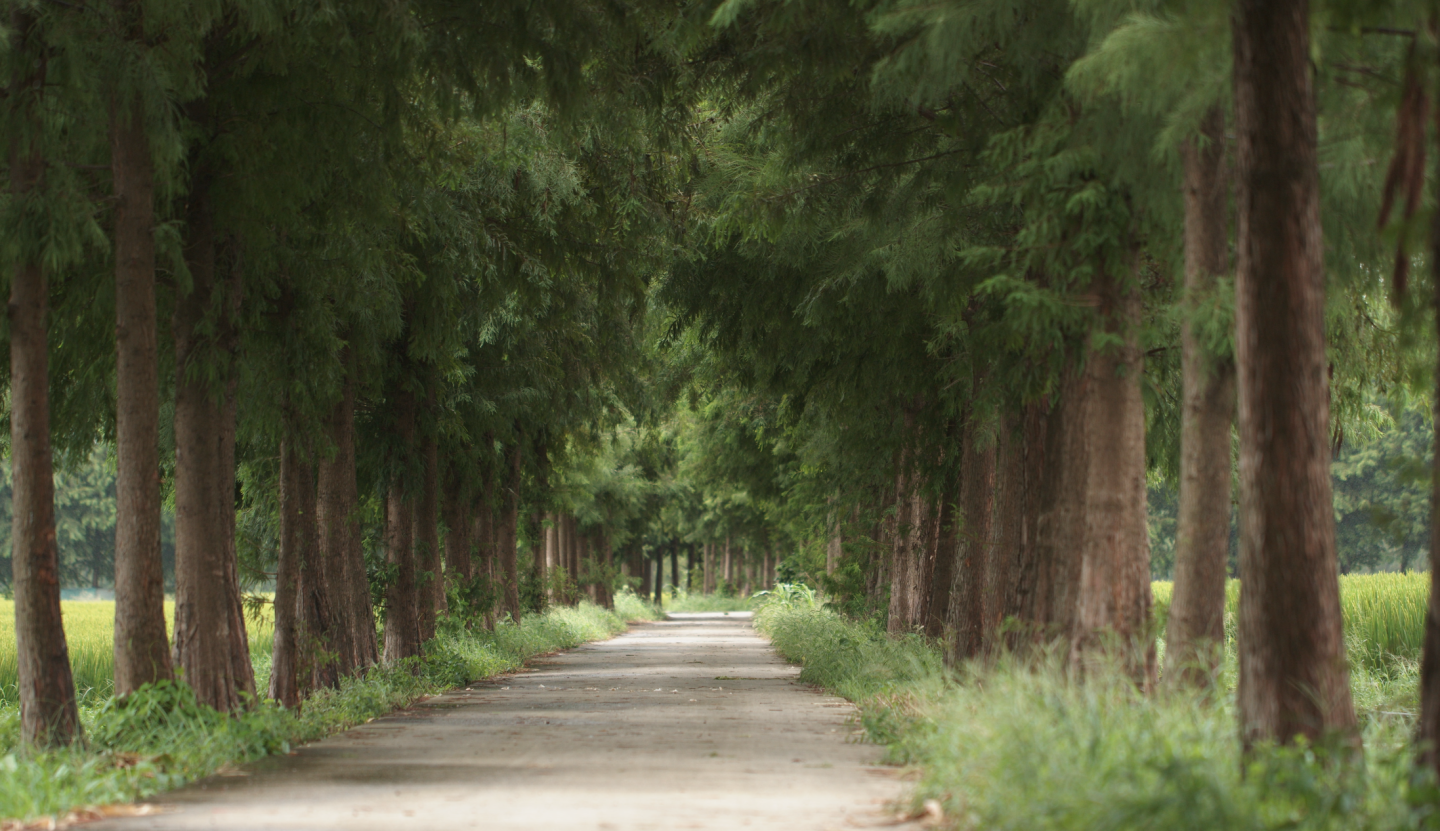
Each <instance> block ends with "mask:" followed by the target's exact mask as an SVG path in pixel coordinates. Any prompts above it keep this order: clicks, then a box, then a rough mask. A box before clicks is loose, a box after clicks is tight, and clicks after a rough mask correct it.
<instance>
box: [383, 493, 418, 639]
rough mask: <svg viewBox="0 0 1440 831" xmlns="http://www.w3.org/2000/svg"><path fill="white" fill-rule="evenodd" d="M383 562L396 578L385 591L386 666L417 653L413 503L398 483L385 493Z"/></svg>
mask: <svg viewBox="0 0 1440 831" xmlns="http://www.w3.org/2000/svg"><path fill="white" fill-rule="evenodd" d="M385 560H386V562H388V563H390V564H392V565H394V566H395V576H394V579H393V580H392V581H391V583H390V585H389V586H387V587H386V590H385V663H387V664H393V663H395V662H397V661H401V660H404V659H405V658H411V657H414V656H416V655H419V654H420V643H421V641H420V618H419V609H418V608H417V606H418V604H417V603H416V601H417V599H418V598H417V593H416V585H415V503H414V502H413V501H411V500H409V499H407V498H406V497H405V492H404V491H403V490H402V489H401V488H400V486H399V484H398V483H393V482H392V483H391V485H390V489H389V490H388V491H387V492H386V494H385Z"/></svg>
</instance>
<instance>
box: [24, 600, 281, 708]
mask: <svg viewBox="0 0 1440 831" xmlns="http://www.w3.org/2000/svg"><path fill="white" fill-rule="evenodd" d="M60 611H61V613H62V614H63V615H64V620H65V640H66V642H67V645H68V646H69V648H70V667H71V669H72V670H73V671H74V673H75V690H76V692H77V693H78V694H79V696H80V701H81V703H82V704H84V703H98V702H99V701H101V700H103V699H104V698H106V697H108V696H109V695H110V694H111V693H112V692H114V690H115V652H114V633H115V602H114V601H110V600H74V601H64V602H62V603H61V604H60ZM165 622H166V624H167V625H168V626H169V627H170V629H171V631H172V632H173V631H174V625H175V603H174V601H170V600H167V601H165ZM246 633H247V634H248V635H249V636H250V658H251V660H252V661H253V662H254V663H255V671H256V676H257V678H256V681H257V683H258V682H259V680H260V677H261V676H262V675H263V677H264V678H265V679H267V680H268V678H269V667H270V644H271V641H272V640H273V638H274V625H273V619H272V618H271V616H270V608H269V607H268V606H267V607H265V611H264V612H263V613H262V615H261V616H259V617H254V616H249V617H247V620H246ZM15 673H16V668H15V603H14V601H11V600H0V706H3V705H10V704H15V703H16V692H15V684H16V678H15Z"/></svg>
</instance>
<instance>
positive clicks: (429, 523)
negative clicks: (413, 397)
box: [415, 395, 445, 643]
mask: <svg viewBox="0 0 1440 831" xmlns="http://www.w3.org/2000/svg"><path fill="white" fill-rule="evenodd" d="M431 399H432V400H431V406H432V407H433V405H434V401H433V399H434V396H433V395H432V396H431ZM421 453H422V454H423V455H424V457H425V479H424V481H423V482H422V483H421V486H420V502H419V504H418V505H416V506H415V554H416V564H415V567H416V572H417V574H416V587H417V593H416V611H417V624H418V625H419V627H420V640H421V642H422V643H423V642H424V641H428V640H430V639H431V638H433V637H435V615H436V613H437V612H438V611H439V609H440V599H441V597H442V596H443V595H444V587H445V583H444V580H443V575H442V573H441V570H440V524H439V520H440V516H439V515H440V446H439V443H438V442H437V441H436V439H435V435H434V434H433V432H432V433H429V434H428V435H426V437H425V438H424V439H423V440H422V449H421Z"/></svg>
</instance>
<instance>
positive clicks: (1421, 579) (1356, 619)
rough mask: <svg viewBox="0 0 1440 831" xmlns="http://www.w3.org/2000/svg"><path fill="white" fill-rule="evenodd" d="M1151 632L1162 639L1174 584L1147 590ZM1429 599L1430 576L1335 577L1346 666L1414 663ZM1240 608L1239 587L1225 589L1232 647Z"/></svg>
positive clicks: (1236, 583) (1237, 584) (1383, 666)
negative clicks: (1347, 652) (1150, 600)
mask: <svg viewBox="0 0 1440 831" xmlns="http://www.w3.org/2000/svg"><path fill="white" fill-rule="evenodd" d="M1151 589H1152V593H1153V596H1154V598H1155V623H1156V627H1157V629H1156V631H1158V632H1160V633H1161V634H1162V635H1163V634H1164V632H1165V624H1166V622H1167V621H1168V619H1169V611H1170V596H1171V593H1172V592H1173V590H1174V584H1173V583H1171V582H1169V581H1156V582H1155V583H1152V584H1151ZM1429 598H1430V573H1429V572H1415V571H1412V572H1410V573H1408V574H1393V573H1389V574H1346V575H1341V577H1340V607H1341V612H1342V613H1343V615H1344V617H1345V638H1346V641H1347V643H1348V646H1349V650H1350V660H1351V663H1352V664H1353V665H1355V666H1357V667H1364V668H1368V669H1370V670H1376V671H1388V669H1389V667H1390V665H1392V664H1394V663H1395V662H1396V661H1397V660H1399V661H1400V662H1402V663H1404V662H1409V661H1416V660H1419V658H1420V647H1421V642H1422V641H1423V639H1424V635H1425V604H1426V603H1427V602H1428V601H1429ZM1239 608H1240V581H1239V580H1231V581H1229V582H1228V583H1226V586H1225V634H1226V639H1227V640H1228V641H1230V643H1231V644H1232V645H1233V644H1234V641H1235V621H1236V619H1237V615H1238V611H1239Z"/></svg>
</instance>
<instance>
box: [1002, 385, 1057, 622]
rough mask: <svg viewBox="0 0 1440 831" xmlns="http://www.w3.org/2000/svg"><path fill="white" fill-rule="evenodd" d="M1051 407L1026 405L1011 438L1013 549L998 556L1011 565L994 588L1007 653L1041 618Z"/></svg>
mask: <svg viewBox="0 0 1440 831" xmlns="http://www.w3.org/2000/svg"><path fill="white" fill-rule="evenodd" d="M1050 422H1051V419H1050V407H1049V404H1048V403H1047V402H1045V401H1035V402H1031V403H1029V404H1026V405H1025V406H1024V408H1023V410H1022V414H1021V416H1020V419H1019V425H1018V431H1017V433H1015V434H1012V436H1011V438H1012V440H1013V441H1014V442H1015V443H1016V447H1015V449H1014V451H1013V452H1014V454H1015V456H1016V458H1014V459H1012V460H1011V466H1012V467H1011V470H1012V471H1013V473H1014V476H1015V479H1014V481H1013V483H1012V484H1011V485H1007V486H1006V487H1014V488H1015V489H1017V490H1018V491H1019V494H1018V496H1017V497H1016V500H1015V505H1014V507H1013V508H1012V509H1011V510H1013V511H1014V513H1015V516H1014V525H1013V526H1012V527H1011V530H1010V532H1009V534H1010V536H1011V537H1013V539H1014V544H1013V547H1008V548H1006V549H1004V552H1005V553H1002V554H1001V555H1000V559H1001V561H1003V562H1007V563H1009V564H1010V568H1009V570H1008V571H1007V572H1006V573H1005V574H1004V584H1003V585H1002V586H1000V587H999V589H998V593H999V597H1000V609H999V616H1000V619H1001V620H1002V621H1003V620H1005V619H1007V618H1012V619H1013V621H1014V624H1013V627H1012V628H1011V629H1010V630H1009V636H1008V637H1007V638H1006V642H1007V645H1008V646H1009V647H1010V648H1011V649H1020V648H1022V647H1023V645H1024V644H1025V643H1026V642H1028V641H1029V640H1030V638H1031V637H1032V636H1033V634H1034V632H1035V629H1036V628H1037V627H1038V626H1040V625H1041V621H1042V618H1043V601H1044V597H1045V593H1046V592H1048V589H1047V588H1046V586H1044V585H1042V583H1043V582H1044V578H1045V575H1046V574H1047V565H1048V564H1047V563H1045V562H1044V561H1043V560H1042V559H1041V554H1042V547H1041V544H1040V515H1041V509H1042V507H1044V506H1045V501H1044V499H1043V497H1044V496H1045V475H1046V472H1047V470H1048V469H1049V465H1047V463H1046V453H1047V452H1048V451H1049V448H1050V437H1049V431H1050Z"/></svg>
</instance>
